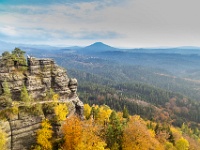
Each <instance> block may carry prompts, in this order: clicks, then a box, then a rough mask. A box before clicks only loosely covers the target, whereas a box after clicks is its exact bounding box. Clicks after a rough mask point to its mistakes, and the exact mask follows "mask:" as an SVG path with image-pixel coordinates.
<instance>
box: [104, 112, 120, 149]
mask: <svg viewBox="0 0 200 150" xmlns="http://www.w3.org/2000/svg"><path fill="white" fill-rule="evenodd" d="M109 119H110V122H109V125H108V128H107V131H106V143H107V146H108V148H110V149H111V150H114V149H116V148H117V149H121V145H122V144H121V143H122V134H123V128H122V124H121V123H120V120H119V118H118V116H117V113H116V112H115V111H112V113H111V115H110V118H109Z"/></svg>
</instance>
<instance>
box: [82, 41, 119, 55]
mask: <svg viewBox="0 0 200 150" xmlns="http://www.w3.org/2000/svg"><path fill="white" fill-rule="evenodd" d="M118 50H120V49H118V48H114V47H111V46H109V45H106V44H104V43H102V42H96V43H94V44H92V45H89V46H86V47H84V48H82V49H80V50H79V52H81V53H84V54H85V53H99V52H106V51H118Z"/></svg>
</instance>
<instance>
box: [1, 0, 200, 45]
mask: <svg viewBox="0 0 200 150" xmlns="http://www.w3.org/2000/svg"><path fill="white" fill-rule="evenodd" d="M199 4H200V1H198V0H190V1H188V0H168V1H160V0H151V1H149V0H134V1H132V0H124V1H120V0H101V1H100V0H57V1H54V0H46V1H39V0H29V1H25V0H18V1H15V0H0V12H1V13H0V40H1V41H5V42H11V43H20V44H33V45H51V46H87V45H90V44H92V43H94V42H97V41H100V42H103V43H105V44H108V45H111V46H114V47H121V48H143V47H144V48H146V47H150V48H151V47H179V46H200V43H199V41H200V30H199V26H200V21H199V19H198V18H199V15H200V10H199V8H198V6H199Z"/></svg>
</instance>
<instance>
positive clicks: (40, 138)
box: [35, 119, 53, 150]
mask: <svg viewBox="0 0 200 150" xmlns="http://www.w3.org/2000/svg"><path fill="white" fill-rule="evenodd" d="M41 126H42V128H41V129H39V130H38V131H37V144H38V145H37V146H36V148H35V149H41V150H51V149H52V143H51V141H50V139H51V138H52V134H53V131H52V126H51V124H50V123H49V121H48V120H47V119H45V120H44V121H43V122H42V124H41Z"/></svg>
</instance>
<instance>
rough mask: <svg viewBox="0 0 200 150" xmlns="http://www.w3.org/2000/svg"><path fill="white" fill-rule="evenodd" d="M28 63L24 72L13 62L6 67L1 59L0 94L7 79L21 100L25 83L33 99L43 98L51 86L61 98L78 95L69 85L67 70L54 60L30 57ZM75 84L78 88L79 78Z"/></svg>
mask: <svg viewBox="0 0 200 150" xmlns="http://www.w3.org/2000/svg"><path fill="white" fill-rule="evenodd" d="M27 64H28V66H27V67H28V69H27V71H24V72H23V71H19V70H20V66H19V68H17V69H16V67H15V66H14V63H13V65H12V64H11V65H9V66H7V67H6V64H5V63H4V61H1V63H0V67H1V69H0V94H2V93H3V84H2V83H3V82H4V81H7V82H8V85H9V87H10V89H11V92H12V94H13V99H14V100H19V98H20V92H21V88H22V87H23V85H25V86H26V88H27V90H28V92H29V94H30V95H31V96H32V98H33V99H42V98H43V97H45V96H46V93H47V91H49V90H50V88H51V89H53V90H54V91H55V92H56V93H58V94H59V95H60V100H68V99H69V97H70V95H76V91H74V90H73V89H72V88H71V89H70V87H69V86H71V85H69V82H70V79H69V77H68V76H67V73H66V71H65V70H64V69H63V68H61V67H59V66H58V65H57V64H55V62H54V60H52V59H39V58H34V57H28V58H27ZM22 69H23V68H21V70H22ZM73 84H74V83H73ZM74 85H75V87H76V88H77V80H76V83H75V84H74ZM76 96H77V95H76Z"/></svg>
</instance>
